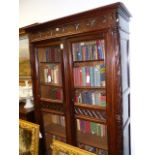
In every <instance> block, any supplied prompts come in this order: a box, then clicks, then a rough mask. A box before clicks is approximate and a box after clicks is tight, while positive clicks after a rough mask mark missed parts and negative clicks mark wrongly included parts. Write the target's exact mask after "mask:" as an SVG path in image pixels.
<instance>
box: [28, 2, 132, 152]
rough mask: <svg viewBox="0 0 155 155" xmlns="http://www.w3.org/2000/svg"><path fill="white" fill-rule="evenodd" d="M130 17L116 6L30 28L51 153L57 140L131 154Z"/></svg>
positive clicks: (40, 114)
mask: <svg viewBox="0 0 155 155" xmlns="http://www.w3.org/2000/svg"><path fill="white" fill-rule="evenodd" d="M130 16H131V15H130V13H129V12H128V11H127V9H126V8H125V6H124V5H123V4H122V3H115V4H111V5H108V6H103V7H100V8H97V9H94V10H90V11H87V12H83V13H79V14H75V15H71V16H68V17H64V18H60V19H57V20H53V21H49V22H46V23H41V24H36V25H34V26H31V27H27V28H25V30H26V32H27V33H28V34H29V38H30V53H31V54H30V57H31V69H32V81H33V93H34V103H35V114H36V119H37V122H38V123H39V124H40V125H41V132H42V134H43V140H44V144H45V146H42V147H45V152H46V154H47V155H49V154H51V150H50V148H49V144H50V143H51V142H52V139H58V140H60V141H63V142H66V143H68V144H71V145H74V146H78V147H80V148H82V149H86V150H88V151H92V152H95V153H97V154H98V155H131V151H130V150H131V149H130V82H129V81H130V80H129V59H128V56H129V25H128V23H129V18H130Z"/></svg>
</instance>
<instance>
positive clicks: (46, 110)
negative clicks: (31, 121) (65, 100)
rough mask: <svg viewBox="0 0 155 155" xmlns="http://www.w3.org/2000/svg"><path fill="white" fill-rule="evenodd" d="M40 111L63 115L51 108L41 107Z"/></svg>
mask: <svg viewBox="0 0 155 155" xmlns="http://www.w3.org/2000/svg"><path fill="white" fill-rule="evenodd" d="M41 111H42V112H46V113H52V114H56V115H61V116H64V113H63V112H60V111H56V110H52V109H47V108H42V109H41Z"/></svg>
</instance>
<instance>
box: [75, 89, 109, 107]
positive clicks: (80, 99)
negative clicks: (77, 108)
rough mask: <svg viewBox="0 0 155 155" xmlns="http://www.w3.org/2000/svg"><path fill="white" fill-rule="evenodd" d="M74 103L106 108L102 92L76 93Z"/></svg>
mask: <svg viewBox="0 0 155 155" xmlns="http://www.w3.org/2000/svg"><path fill="white" fill-rule="evenodd" d="M74 101H75V103H81V104H89V105H99V106H104V107H105V106H106V96H105V94H104V93H103V91H93V90H91V91H80V92H79V91H76V92H75V100H74Z"/></svg>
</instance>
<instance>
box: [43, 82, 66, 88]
mask: <svg viewBox="0 0 155 155" xmlns="http://www.w3.org/2000/svg"><path fill="white" fill-rule="evenodd" d="M40 84H41V85H44V86H51V87H58V88H62V87H63V86H62V85H60V84H54V83H46V82H41V83H40Z"/></svg>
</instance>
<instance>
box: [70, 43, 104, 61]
mask: <svg viewBox="0 0 155 155" xmlns="http://www.w3.org/2000/svg"><path fill="white" fill-rule="evenodd" d="M72 50H73V60H74V61H86V60H101V59H104V58H105V45H104V40H96V41H87V42H81V43H74V44H73V45H72Z"/></svg>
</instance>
